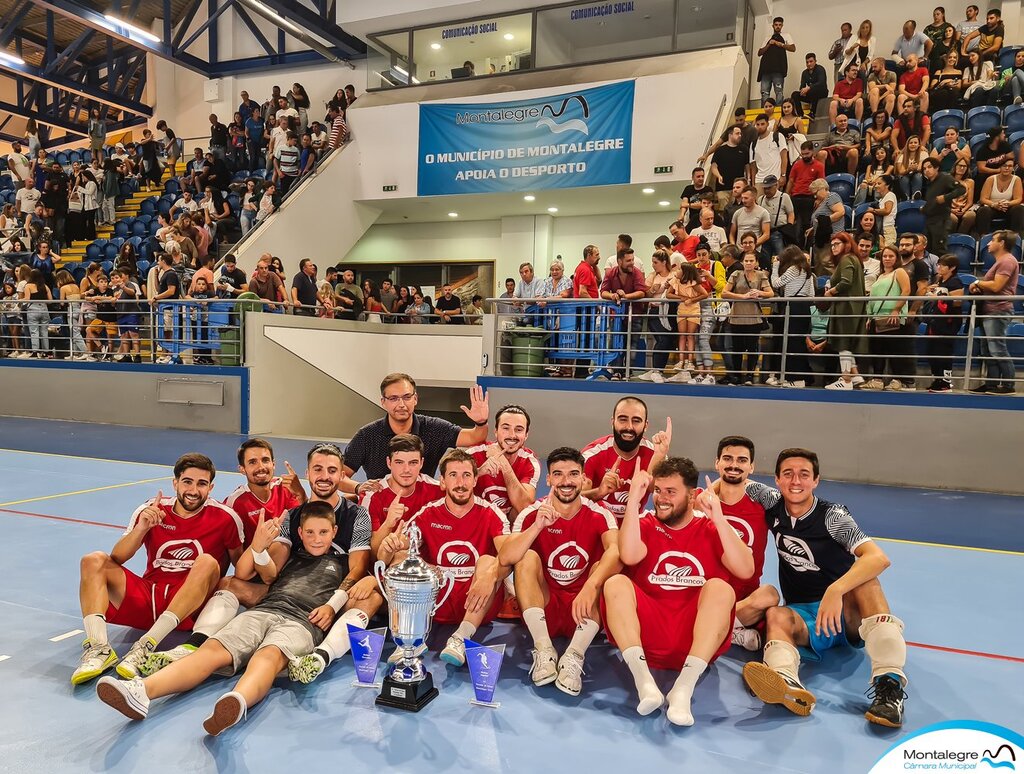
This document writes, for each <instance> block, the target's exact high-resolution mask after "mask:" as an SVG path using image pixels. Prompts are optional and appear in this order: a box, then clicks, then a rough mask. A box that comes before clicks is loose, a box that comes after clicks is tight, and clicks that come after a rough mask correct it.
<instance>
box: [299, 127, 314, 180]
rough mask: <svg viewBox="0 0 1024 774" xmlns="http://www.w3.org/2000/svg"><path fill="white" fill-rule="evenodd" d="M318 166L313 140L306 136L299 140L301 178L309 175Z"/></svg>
mask: <svg viewBox="0 0 1024 774" xmlns="http://www.w3.org/2000/svg"><path fill="white" fill-rule="evenodd" d="M315 166H316V151H315V150H313V139H312V138H311V137H310V136H309V135H308V134H304V135H302V137H300V138H299V177H303V176H305V175H308V174H309V173H310V172H312V171H313V168H314V167H315Z"/></svg>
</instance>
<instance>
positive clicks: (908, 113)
mask: <svg viewBox="0 0 1024 774" xmlns="http://www.w3.org/2000/svg"><path fill="white" fill-rule="evenodd" d="M912 135H913V136H916V137H917V138H918V140H920V142H921V147H923V148H927V147H928V145H929V141H930V140H931V138H932V121H931V119H930V118H929V117H928V115H927V114H926V113H925V112H924V111H923V110H920V106H919V105H918V103H917V101H916V100H912V99H908V100H907V101H906V102H904V103H903V107H902V109H901V110H900V114H899V116H897V117H896V120H895V122H894V123H893V127H892V144H893V147H894V148H895V149H896V151H897V152H899V151H901V150H903V149H904V148H905V147H906V145H907V139H908V138H909V137H911V136H912Z"/></svg>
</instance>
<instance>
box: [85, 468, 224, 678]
mask: <svg viewBox="0 0 1024 774" xmlns="http://www.w3.org/2000/svg"><path fill="white" fill-rule="evenodd" d="M216 474H217V471H216V468H215V467H214V465H213V462H212V461H211V460H210V458H209V457H206V456H205V455H202V454H185V455H183V456H181V457H179V458H178V461H177V462H176V463H175V464H174V482H173V487H174V495H175V496H174V497H164V496H163V493H162V492H157V496H156V497H155V498H153V499H152V500H149V501H147V502H146V503H145V504H143V505H142V506H140V507H139V508H138V509H137V510H136V511H135V513H133V514H132V517H131V519H130V520H129V522H128V528H127V529H126V530H125V532H124V534H123V535H122V536H121V539H120V540H118V541H117V544H116V545H115V546H114V548H113V550H112V551H111V552H110V554H109V555H108V554H105V553H103V552H102V551H94V552H93V553H91V554H86V555H85V556H83V557H82V564H81V585H80V587H79V599H80V601H81V605H82V619H83V622H84V623H83V628H84V629H85V636H86V640H85V643H84V647H85V652H84V653H83V654H82V658H81V660H80V662H79V664H78V668H77V669H75V671H74V673H73V674H72V675H71V683H72V685H81V684H82V683H85V682H88V681H89V680H92V679H93V678H95V677H99V676H100V675H101V674H103V673H104V672H105V671H107V670H108V669H109V668H110V667H111V666H113V665H114V663H115V662H116V661H117V654H116V653H115V652H114V649H113V648H112V647H111V646H110V642H109V640H108V638H107V623H108V622H110V623H116V624H120V625H122V626H131V627H133V628H136V629H146V630H147V631H146V633H145V634H144V635H142V637H141V638H139V640H138V641H137V642H136V643H135V644H134V645H132V647H131V649H130V650H129V651H128V654H127V655H126V656H125V658H124V660H123V661H121V663H120V664H118V665H117V673H118V674H119V675H121V676H122V677H124V678H125V679H131V678H133V677H135V676H136V675H137V674H138V672H139V670H140V669H141V667H142V664H143V663H145V661H146V659H147V658H148V657H149V655H150V653H151V652H152V651H153V650H154V649H155V648H156V646H157V645H158V644H159V643H160V641H161V640H162V639H163V638H164V637H166V636H167V635H168V634H170V633H171V632H172V631H173V630H174V629H190V628H192V619H191V618H190V616H191V615H192V613H193V612H195V611H196V610H198V609H199V608H200V607H201V606H202V604H203V602H204V601H206V599H207V598H208V597H209V596H210V594H212V593H213V590H214V589H215V588H216V587H217V582H218V581H219V580H220V578H221V577H222V576H223V575H224V571H225V570H226V569H227V565H228V562H229V561H230V562H231V563H232V564H234V563H235V562H236V561H237V560H238V557H239V556H240V555H241V553H242V539H243V530H242V522H241V520H240V519H239V518H238V516H237V515H236V514H235V512H234V511H232V510H231V509H229V508H226V507H225V506H223V505H221V504H220V503H218V502H215V501H213V500H210V499H209V496H210V491H211V490H212V489H213V479H214V477H215V476H216ZM143 546H145V548H146V570H145V572H144V573H143V575H142V577H141V578H140V577H139V576H138V575H135V574H134V573H133V572H131V571H130V570H127V569H125V566H124V565H125V564H126V563H127V562H128V560H130V559H131V558H132V557H133V556H135V554H136V553H137V552H138V550H139V549H140V548H142V547H143Z"/></svg>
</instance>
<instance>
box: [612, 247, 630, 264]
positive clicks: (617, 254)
mask: <svg viewBox="0 0 1024 774" xmlns="http://www.w3.org/2000/svg"><path fill="white" fill-rule="evenodd" d="M627 255H635V252H634V250H633V248H632V247H627V248H626V249H624V250H616V251H615V260H616V261H621V260H622V259H623V258H625V257H626V256H627Z"/></svg>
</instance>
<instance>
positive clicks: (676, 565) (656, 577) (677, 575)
mask: <svg viewBox="0 0 1024 774" xmlns="http://www.w3.org/2000/svg"><path fill="white" fill-rule="evenodd" d="M647 580H648V581H650V582H651V583H652V584H654V585H655V586H660V587H661V588H663V589H665V590H666V591H675V590H676V589H689V588H697V587H700V586H703V585H704V582H705V580H706V579H705V577H704V566H703V565H702V564H701V563H700V562H699V561H697V557H695V556H694V555H693V554H689V553H686V552H685V551H666V552H665V553H663V554H662V555H661V556H659V557H658V561H657V562H656V563H655V565H654V570H653V571H652V572H651V574H650V575H649V576H648V577H647Z"/></svg>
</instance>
